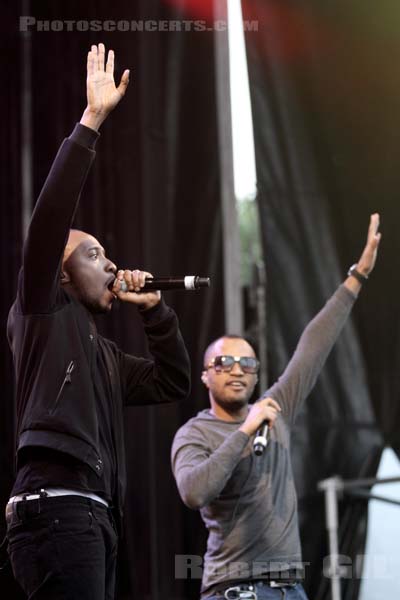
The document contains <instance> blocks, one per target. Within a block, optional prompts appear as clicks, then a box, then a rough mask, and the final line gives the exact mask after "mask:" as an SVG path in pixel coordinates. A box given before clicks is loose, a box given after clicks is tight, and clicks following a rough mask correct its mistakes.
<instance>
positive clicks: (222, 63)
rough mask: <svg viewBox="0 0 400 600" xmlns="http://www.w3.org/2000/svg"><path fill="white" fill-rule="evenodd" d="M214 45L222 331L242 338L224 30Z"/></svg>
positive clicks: (219, 9) (218, 2)
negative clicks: (220, 228) (220, 225)
mask: <svg viewBox="0 0 400 600" xmlns="http://www.w3.org/2000/svg"><path fill="white" fill-rule="evenodd" d="M227 18H228V11H227V0H214V19H215V21H226V20H227ZM214 42H215V77H216V81H215V87H216V95H217V118H218V145H219V160H220V174H221V203H222V237H223V263H224V306H225V329H226V331H227V332H229V333H236V334H238V335H243V301H242V289H241V285H240V239H239V226H238V218H237V212H236V198H235V187H234V177H233V145H232V117H231V94H230V76H229V39H228V31H227V28H225V30H223V31H218V30H214Z"/></svg>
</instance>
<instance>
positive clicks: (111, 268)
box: [106, 258, 117, 273]
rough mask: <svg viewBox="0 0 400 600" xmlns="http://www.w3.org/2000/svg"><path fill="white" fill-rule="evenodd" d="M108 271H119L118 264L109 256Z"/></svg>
mask: <svg viewBox="0 0 400 600" xmlns="http://www.w3.org/2000/svg"><path fill="white" fill-rule="evenodd" d="M106 271H110V272H111V273H116V272H117V265H116V264H115V263H113V261H112V260H110V259H109V258H107V264H106Z"/></svg>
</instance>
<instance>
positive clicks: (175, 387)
mask: <svg viewBox="0 0 400 600" xmlns="http://www.w3.org/2000/svg"><path fill="white" fill-rule="evenodd" d="M96 138H97V134H96V132H94V131H92V130H90V129H88V128H86V127H83V126H82V125H77V126H76V128H75V130H74V132H73V133H72V135H71V136H70V137H69V138H68V139H66V140H64V142H63V144H62V146H61V148H60V150H59V152H58V154H57V157H56V159H55V161H54V163H53V166H52V169H51V171H50V174H49V176H48V178H47V180H46V182H45V185H44V187H43V190H42V192H41V194H40V197H39V200H38V202H37V205H36V207H35V210H34V213H33V216H32V221H31V224H30V227H29V232H28V236H27V240H26V243H25V245H24V252H23V266H22V268H21V271H20V274H19V283H18V292H17V297H16V300H15V302H14V304H13V306H12V308H11V310H10V314H9V319H8V336H9V342H10V346H11V349H12V352H13V357H14V363H15V370H16V382H17V390H16V401H17V458H18V451H19V450H21V448H24V447H26V446H41V447H48V448H51V449H54V450H58V451H62V452H65V453H67V454H69V455H71V456H73V457H75V458H78V459H80V460H81V461H83V462H84V463H86V464H87V465H88V466H89V467H90V468H91V469H93V471H94V472H95V473H96V474H97V475H98V476H99V477H100V476H101V475H102V472H103V462H102V457H101V456H100V453H99V440H98V423H97V413H96V406H95V403H96V398H95V395H96V393H99V392H98V390H97V392H95V377H94V366H95V364H96V352H97V351H98V348H101V349H102V351H103V354H104V356H105V357H106V364H107V371H108V374H107V377H108V381H109V384H110V385H109V397H107V401H109V402H111V404H112V414H113V427H114V431H115V433H116V436H115V439H116V440H117V448H116V451H117V464H118V500H117V502H118V504H119V509H120V510H121V507H122V502H123V497H124V492H125V487H126V483H125V456H124V443H123V412H122V411H123V406H124V405H135V406H138V405H146V404H157V403H161V402H171V401H176V400H180V399H183V398H185V397H186V396H187V395H188V393H189V385H190V383H189V372H190V367H189V358H188V355H187V352H186V349H185V346H184V343H183V340H182V337H181V335H180V332H179V329H178V322H177V318H176V315H175V313H174V312H173V311H172V310H171V309H170V308H168V307H167V306H166V305H165V304H164V302H163V301H161V303H160V304H159V305H157V306H155V307H153V308H152V309H150V310H147V311H144V312H141V314H142V318H143V322H144V328H145V332H146V334H147V337H148V342H149V350H150V352H151V354H152V357H153V359H154V360H147V359H143V358H137V357H134V356H130V355H128V354H125V353H123V352H122V351H121V350H120V349H119V348H118V347H117V346H116V345H115V344H114V343H113V342H111V341H109V340H107V339H105V338H103V337H102V336H100V335H98V333H97V331H96V327H95V325H94V322H93V319H92V316H91V314H90V313H89V312H88V311H87V309H86V308H85V307H84V306H83V305H82V304H81V303H79V302H78V301H77V300H75V299H74V298H73V297H72V296H70V295H68V294H67V293H66V292H65V291H64V290H63V289H62V287H61V285H60V270H61V264H62V256H63V252H64V248H65V245H66V242H67V239H68V233H69V229H70V227H71V222H72V220H73V216H74V213H75V210H76V207H77V204H78V201H79V195H80V191H81V189H82V186H83V184H84V182H85V179H86V175H87V172H88V170H89V168H90V165H91V163H92V161H93V158H94V155H95V153H94V150H93V147H94V144H95V141H96ZM17 464H18V460H17Z"/></svg>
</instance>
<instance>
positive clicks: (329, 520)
mask: <svg viewBox="0 0 400 600" xmlns="http://www.w3.org/2000/svg"><path fill="white" fill-rule="evenodd" d="M340 483H341V482H340V480H339V479H338V478H336V477H332V478H330V479H325V480H324V481H321V482H320V483H319V484H318V488H319V489H321V490H323V491H324V493H325V522H326V529H327V530H328V540H329V578H330V580H331V600H341V589H340V563H339V539H338V498H337V495H338V490H339V489H340Z"/></svg>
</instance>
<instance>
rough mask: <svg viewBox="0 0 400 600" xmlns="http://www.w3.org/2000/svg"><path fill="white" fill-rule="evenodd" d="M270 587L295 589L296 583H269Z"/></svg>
mask: <svg viewBox="0 0 400 600" xmlns="http://www.w3.org/2000/svg"><path fill="white" fill-rule="evenodd" d="M268 585H269V587H272V588H283V587H295V585H296V584H295V583H289V582H288V583H285V582H284V581H269V582H268Z"/></svg>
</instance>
